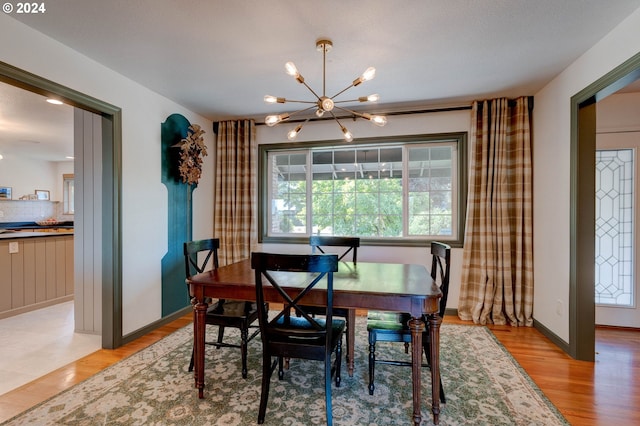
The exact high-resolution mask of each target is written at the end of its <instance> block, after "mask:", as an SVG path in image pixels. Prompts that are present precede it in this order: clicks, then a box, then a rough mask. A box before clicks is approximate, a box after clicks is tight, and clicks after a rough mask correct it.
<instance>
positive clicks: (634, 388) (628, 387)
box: [0, 315, 640, 426]
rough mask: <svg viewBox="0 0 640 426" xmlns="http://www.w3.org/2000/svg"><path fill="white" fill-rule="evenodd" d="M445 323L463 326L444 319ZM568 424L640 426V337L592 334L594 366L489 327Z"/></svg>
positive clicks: (40, 390)
mask: <svg viewBox="0 0 640 426" xmlns="http://www.w3.org/2000/svg"><path fill="white" fill-rule="evenodd" d="M190 322H191V316H190V315H186V316H184V317H182V318H180V319H178V320H176V321H174V322H172V323H170V324H168V325H166V326H163V327H161V328H159V329H158V330H155V331H153V332H151V333H149V334H147V335H145V336H144V337H141V338H140V339H137V340H136V341H134V342H131V343H129V344H127V345H125V346H123V347H121V348H118V349H115V350H105V349H102V350H99V351H97V352H95V353H93V354H91V355H88V356H86V357H84V358H81V359H79V360H78V361H76V362H73V363H70V364H68V365H67V366H65V367H63V368H60V369H58V370H56V371H54V372H52V373H49V374H47V375H46V376H44V377H42V378H40V379H37V380H35V381H33V382H31V383H28V384H26V385H24V386H22V387H20V388H18V389H15V390H13V391H11V392H9V393H7V394H5V395H2V396H0V422H2V421H5V420H7V419H9V418H11V417H12V416H14V415H16V414H18V413H20V412H22V411H24V410H26V409H28V408H29V407H32V406H33V405H35V404H37V403H39V402H41V401H43V400H45V399H47V398H49V397H51V396H53V395H55V394H57V393H58V392H60V391H62V390H64V389H66V388H69V387H71V386H73V385H74V384H76V383H78V382H80V381H82V380H84V379H86V378H88V377H89V376H91V375H93V374H95V373H97V372H99V371H100V370H102V369H104V368H106V367H108V366H109V365H111V364H113V363H115V362H117V361H119V360H121V359H123V358H125V357H127V356H129V355H131V354H133V353H135V352H137V351H139V350H141V349H143V348H145V347H147V346H149V345H151V344H152V343H154V342H156V341H158V340H160V339H161V338H163V337H164V336H166V335H168V334H170V333H172V332H173V331H175V330H177V329H179V328H181V327H183V326H185V325H187V324H189V323H190ZM445 322H448V323H462V324H467V323H465V322H462V321H459V320H458V319H457V318H455V317H449V316H447V317H446V318H445ZM489 328H490V329H491V330H492V331H493V332H494V334H495V335H496V337H497V338H498V339H499V340H500V342H501V343H502V344H503V345H504V346H505V347H506V348H507V350H508V351H509V352H510V353H511V354H512V355H513V357H514V358H515V359H516V360H517V361H518V362H519V363H520V365H521V366H522V367H523V368H524V369H525V370H526V372H527V373H528V374H529V376H530V377H531V378H532V379H533V380H534V381H535V382H536V384H537V385H538V386H539V387H540V389H541V390H542V391H543V392H544V393H545V395H546V396H547V397H548V398H549V400H551V402H553V403H554V404H555V406H556V407H558V409H559V410H560V411H561V412H562V414H563V415H564V416H565V417H566V418H567V420H568V421H569V422H570V423H571V424H572V425H580V426H589V425H605V424H607V425H610V424H615V425H637V424H640V380H638V377H640V332H639V331H633V330H619V329H601V328H599V329H598V330H597V332H596V340H597V343H596V352H597V355H596V361H595V362H594V363H591V362H585V361H575V360H573V359H571V358H570V357H569V356H567V355H566V354H565V353H564V352H562V351H561V350H560V349H558V348H557V347H556V346H555V345H554V344H553V343H551V342H550V341H549V340H548V339H547V338H546V337H544V336H543V335H542V334H540V333H539V332H538V331H537V330H535V329H533V328H527V327H521V328H514V327H509V326H490V327H489Z"/></svg>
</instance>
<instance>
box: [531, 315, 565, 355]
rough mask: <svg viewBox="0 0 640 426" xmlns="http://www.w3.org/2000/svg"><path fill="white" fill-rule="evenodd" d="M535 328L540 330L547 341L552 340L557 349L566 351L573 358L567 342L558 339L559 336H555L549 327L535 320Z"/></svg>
mask: <svg viewBox="0 0 640 426" xmlns="http://www.w3.org/2000/svg"><path fill="white" fill-rule="evenodd" d="M533 328H535V329H536V330H538V331H539V332H540V333H541V334H542V335H543V336H545V337H546V338H547V339H549V340H551V342H553V344H555V345H556V346H557V347H559V348H560V349H562V351H564V352H565V353H566V354H567V355H569V356H571V355H570V354H569V344H568V343H567V342H565V341H564V340H562V339H561V338H560V337H558V335H557V334H555V333H554V332H553V331H551V330H549V329H548V328H547V327H545V326H544V324H542V323H541V322H539V321H538V320H536V319H535V318H534V319H533Z"/></svg>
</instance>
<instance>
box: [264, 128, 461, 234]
mask: <svg viewBox="0 0 640 426" xmlns="http://www.w3.org/2000/svg"><path fill="white" fill-rule="evenodd" d="M466 169H467V168H466V134H465V133H457V134H447V135H421V136H410V137H396V138H389V139H385V140H380V139H369V140H361V141H359V142H357V143H352V144H348V145H347V144H343V143H336V142H316V143H299V144H291V143H287V144H274V145H271V144H269V145H261V146H260V172H259V173H260V176H261V179H260V189H259V194H260V204H259V205H260V206H261V211H260V237H261V241H263V242H286V241H290V242H302V241H303V240H306V239H307V238H308V237H309V236H310V235H312V234H313V235H335V236H358V237H360V238H361V239H363V240H365V241H368V242H370V243H379V244H394V242H395V243H399V242H400V241H402V244H407V242H409V243H410V242H411V241H415V244H424V241H425V240H433V239H438V240H443V241H448V242H449V243H460V244H461V242H462V238H463V228H464V222H463V221H464V216H465V215H464V211H465V205H466V181H467V179H466Z"/></svg>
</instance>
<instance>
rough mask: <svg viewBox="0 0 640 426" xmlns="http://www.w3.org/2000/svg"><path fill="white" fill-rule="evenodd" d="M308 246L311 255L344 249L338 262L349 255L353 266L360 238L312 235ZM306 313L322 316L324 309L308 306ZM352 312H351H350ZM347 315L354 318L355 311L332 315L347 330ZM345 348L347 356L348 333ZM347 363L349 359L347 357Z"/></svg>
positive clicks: (339, 312)
mask: <svg viewBox="0 0 640 426" xmlns="http://www.w3.org/2000/svg"><path fill="white" fill-rule="evenodd" d="M309 245H310V246H311V248H312V251H311V253H312V254H313V253H315V251H316V250H318V251H319V252H320V253H322V254H327V253H328V252H329V251H330V250H329V249H328V247H342V248H346V250H341V251H340V253H336V254H338V261H341V260H342V259H344V258H345V257H347V255H348V254H349V253H351V262H353V264H354V265H357V263H358V247H360V238H358V237H332V236H323V235H313V236H311V237H309ZM307 308H308V312H311V313H313V314H314V315H324V308H323V307H320V306H309V307H307ZM351 311H353V312H351ZM349 313H352V317H353V318H355V309H345V308H334V309H333V315H334V316H336V317H341V318H345V319H346V323H347V330H348V329H349V327H352V326H353V325H352V324H349ZM345 341H346V348H347V354H348V353H349V346H350V345H351V344H352V343H351V342H350V341H349V333H346V334H345ZM347 362H349V359H348V357H347Z"/></svg>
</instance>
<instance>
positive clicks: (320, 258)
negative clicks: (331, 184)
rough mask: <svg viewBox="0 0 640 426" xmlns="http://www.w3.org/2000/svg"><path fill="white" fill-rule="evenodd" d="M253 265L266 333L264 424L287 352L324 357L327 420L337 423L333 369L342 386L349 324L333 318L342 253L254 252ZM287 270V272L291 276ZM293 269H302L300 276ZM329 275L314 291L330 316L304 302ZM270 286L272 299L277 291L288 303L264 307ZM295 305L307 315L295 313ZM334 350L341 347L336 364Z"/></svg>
mask: <svg viewBox="0 0 640 426" xmlns="http://www.w3.org/2000/svg"><path fill="white" fill-rule="evenodd" d="M251 267H252V268H253V269H254V270H255V283H256V301H257V305H258V312H259V316H258V322H259V324H260V334H261V336H262V392H261V394H260V408H259V411H258V424H262V423H264V419H265V414H266V410H267V401H268V399H269V385H270V382H271V376H272V374H273V372H274V371H275V369H276V366H277V367H278V378H279V379H280V380H282V379H283V377H284V368H283V359H284V358H285V357H287V358H300V359H309V360H317V361H324V379H325V380H324V385H325V403H326V413H327V414H326V416H327V425H331V424H332V423H333V415H332V404H331V378H332V371H334V372H335V383H336V387H339V386H340V366H341V358H342V356H341V355H342V335H343V333H344V329H345V321H344V320H342V319H336V318H333V273H334V272H337V271H338V256H336V255H296V254H270V253H252V254H251ZM283 272H287V274H286V276H285V275H283V274H282V273H283ZM289 273H299V274H296V275H295V278H294V276H292V275H291V274H289ZM325 281H326V290H325V291H323V292H322V293H321V294H320V296H318V295H317V294H314V295H313V302H314V305H315V304H321V305H325V306H326V310H325V311H324V312H323V314H324V315H325V317H324V318H314V317H313V315H312V314H310V313H309V312H308V311H307V309H306V307H305V305H301V304H300V302H301V301H302V300H305V299H304V298H305V296H307V297H306V300H307V302H309V301H311V299H310V298H309V297H310V296H311V295H309V292H310V291H312V290H313V289H314V287H316V286H317V285H318V284H319V283H321V282H325ZM297 283H300V284H301V285H296V286H295V287H294V286H293V284H297ZM265 292H269V294H270V295H271V299H270V300H274V298H273V294H276V295H277V296H276V297H278V298H280V300H279V301H278V303H281V304H282V310H280V311H276V312H271V315H269V312H268V310H267V309H265V308H264V305H265V303H264V301H265V300H266V298H265V296H264V294H265ZM272 293H273V294H272ZM273 305H275V303H274V304H272V306H273ZM278 306H280V305H278ZM291 310H294V311H297V312H299V313H300V315H301V316H300V317H297V316H292V315H289V312H291ZM332 353H335V363H334V364H333V366H332V362H331V354H332ZM273 357H275V359H272V358H273Z"/></svg>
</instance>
